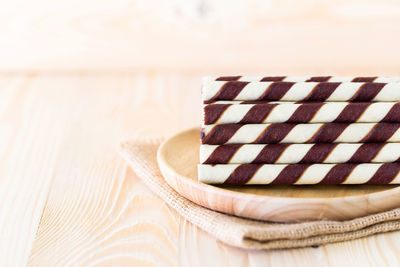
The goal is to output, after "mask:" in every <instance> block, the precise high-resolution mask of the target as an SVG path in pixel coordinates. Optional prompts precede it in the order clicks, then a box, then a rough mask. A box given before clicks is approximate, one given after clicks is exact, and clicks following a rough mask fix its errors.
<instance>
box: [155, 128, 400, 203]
mask: <svg viewBox="0 0 400 267" xmlns="http://www.w3.org/2000/svg"><path fill="white" fill-rule="evenodd" d="M198 129H199V128H198V127H195V128H190V129H187V130H184V131H181V132H178V133H176V134H174V135H172V136H170V137H169V138H167V139H165V140H164V141H163V142H162V143H161V145H160V146H159V148H158V150H157V162H158V165H159V167H160V162H162V163H163V164H164V167H166V168H167V169H168V170H169V171H170V172H172V173H176V176H177V177H179V179H180V180H181V182H183V183H185V184H187V185H189V186H191V187H195V188H196V189H198V190H201V191H208V192H209V191H210V190H211V191H212V192H213V193H216V194H219V195H228V196H230V197H233V198H236V197H238V196H240V198H247V199H253V200H258V201H263V200H264V201H265V200H284V201H285V202H289V203H299V202H303V203H313V204H318V203H321V204H322V203H327V202H330V204H335V202H342V201H343V200H349V201H358V200H359V199H365V198H366V197H368V198H374V199H380V198H385V197H387V196H388V195H391V196H393V194H397V193H399V192H400V186H399V187H396V188H392V189H388V190H383V191H379V192H373V193H368V194H364V195H356V196H337V197H327V198H323V197H313V198H306V197H279V196H260V195H256V194H252V193H243V192H237V191H230V190H228V189H224V188H220V187H216V186H213V185H210V184H204V183H200V182H198V181H197V180H196V179H191V178H190V177H186V176H184V175H181V174H179V173H177V172H176V171H175V170H174V168H173V167H172V166H170V164H169V163H168V161H166V160H164V158H163V157H162V154H163V153H164V151H165V146H166V145H167V144H168V143H169V142H170V140H172V139H174V138H177V137H178V136H179V135H184V134H186V133H188V132H191V131H194V130H198ZM199 132H200V130H199ZM199 145H200V143H199ZM160 168H161V167H160ZM164 179H165V178H164ZM166 181H167V183H168V179H166ZM170 186H171V187H173V186H172V185H170ZM173 188H174V187H173ZM174 190H177V189H176V188H174ZM178 193H179V192H178Z"/></svg>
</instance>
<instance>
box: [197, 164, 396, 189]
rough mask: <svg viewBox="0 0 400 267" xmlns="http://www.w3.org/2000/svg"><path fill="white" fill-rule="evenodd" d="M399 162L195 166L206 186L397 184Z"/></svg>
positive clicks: (200, 179)
mask: <svg viewBox="0 0 400 267" xmlns="http://www.w3.org/2000/svg"><path fill="white" fill-rule="evenodd" d="M399 171H400V163H383V164H382V163H380V164H379V163H361V164H350V163H342V164H220V165H207V164H201V165H199V166H198V177H199V181H201V182H204V183H209V184H228V185H244V184H287V185H292V184H294V185H298V184H399V183H400V174H399Z"/></svg>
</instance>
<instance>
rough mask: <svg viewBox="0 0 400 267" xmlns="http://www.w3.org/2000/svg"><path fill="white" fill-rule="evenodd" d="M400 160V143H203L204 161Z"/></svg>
mask: <svg viewBox="0 0 400 267" xmlns="http://www.w3.org/2000/svg"><path fill="white" fill-rule="evenodd" d="M385 162H400V143H358V144H346V143H343V144H342V143H340V144H338V143H336V144H333V143H331V144H268V145H257V144H244V145H243V144H230V145H200V163H202V164H244V163H254V164H273V163H277V164H293V163H385Z"/></svg>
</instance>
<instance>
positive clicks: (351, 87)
mask: <svg viewBox="0 0 400 267" xmlns="http://www.w3.org/2000/svg"><path fill="white" fill-rule="evenodd" d="M202 91H203V92H202V95H203V101H204V102H205V103H212V102H214V101H218V100H235V101H236V100H239V101H242V100H250V101H293V102H296V101H304V102H324V101H327V102H332V101H333V102H335V101H347V102H370V101H382V102H398V101H400V82H392V83H376V82H364V83H362V82H242V81H205V82H204V83H203V90H202Z"/></svg>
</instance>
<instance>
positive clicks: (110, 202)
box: [0, 72, 400, 266]
mask: <svg viewBox="0 0 400 267" xmlns="http://www.w3.org/2000/svg"><path fill="white" fill-rule="evenodd" d="M199 87H200V78H199V75H198V74H193V75H192V74H174V73H116V74H102V75H99V74H87V73H82V72H79V73H69V74H41V73H30V74H20V75H19V74H10V75H6V74H3V75H1V76H0V137H1V138H0V158H1V161H0V203H1V209H0V266H24V265H26V264H28V265H30V266H67V265H73V266H94V265H96V266H304V265H305V264H309V265H311V264H312V265H314V266H315V265H317V266H345V265H346V264H349V262H351V263H352V264H355V263H358V265H359V266H383V265H384V264H386V265H387V264H389V263H390V264H393V265H399V264H400V256H399V255H400V253H399V250H400V232H398V233H388V234H382V235H376V236H372V237H369V238H363V239H359V240H354V241H351V242H345V243H337V244H330V245H325V246H320V247H318V248H303V249H292V250H276V251H248V250H242V249H238V248H234V247H230V246H227V245H224V244H223V243H221V242H219V241H216V240H215V239H214V238H213V237H211V236H209V235H208V234H207V233H204V232H202V231H201V230H199V229H198V228H197V227H195V226H193V225H191V224H190V223H189V222H187V221H185V220H184V219H182V218H180V217H179V216H178V215H177V214H176V213H175V212H174V211H173V210H171V209H170V208H168V207H167V206H166V205H165V204H164V203H163V202H162V201H161V200H160V199H159V198H158V197H157V196H155V195H154V194H153V193H152V192H150V191H149V189H148V188H146V186H144V185H143V183H142V182H141V181H140V180H139V179H138V178H137V177H136V175H135V174H134V172H133V171H132V170H131V169H130V168H129V167H128V166H127V164H126V163H125V162H124V161H123V160H122V158H121V157H120V156H119V154H118V149H119V143H120V142H121V141H122V140H127V139H130V138H140V137H146V136H159V135H169V134H172V133H174V132H176V131H179V130H181V129H184V128H188V127H192V126H196V125H199V123H200V114H201V113H200V106H199V104H200V100H199V95H200V89H199Z"/></svg>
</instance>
